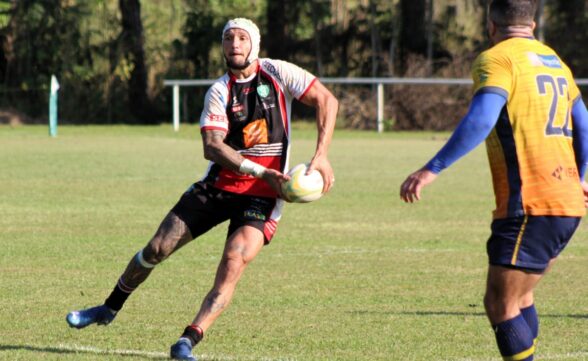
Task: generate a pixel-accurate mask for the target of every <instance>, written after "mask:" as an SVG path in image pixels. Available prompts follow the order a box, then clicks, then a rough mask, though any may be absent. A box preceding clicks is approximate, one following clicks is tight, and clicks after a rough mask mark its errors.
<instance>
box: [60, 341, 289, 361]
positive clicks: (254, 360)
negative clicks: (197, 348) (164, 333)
mask: <svg viewBox="0 0 588 361" xmlns="http://www.w3.org/2000/svg"><path fill="white" fill-rule="evenodd" d="M51 348H54V349H57V350H63V351H67V352H80V353H83V352H86V353H93V354H98V355H129V356H141V357H150V358H156V359H168V358H169V353H167V352H152V351H141V350H117V349H105V350H103V349H100V348H97V347H92V346H81V345H65V344H59V345H58V346H56V347H51ZM196 357H198V359H199V360H202V361H205V360H214V361H239V360H243V361H295V360H296V359H295V358H293V357H279V358H272V357H265V356H262V357H236V356H229V355H206V354H197V355H196Z"/></svg>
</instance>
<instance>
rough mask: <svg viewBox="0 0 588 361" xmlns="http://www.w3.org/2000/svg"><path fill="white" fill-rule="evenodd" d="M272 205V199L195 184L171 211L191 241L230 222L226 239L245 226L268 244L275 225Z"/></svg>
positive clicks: (274, 203) (200, 183) (205, 184)
mask: <svg viewBox="0 0 588 361" xmlns="http://www.w3.org/2000/svg"><path fill="white" fill-rule="evenodd" d="M275 206H276V199H275V198H267V197H256V196H249V195H243V194H237V193H231V192H226V191H223V190H220V189H217V188H214V187H213V186H211V185H210V184H207V183H204V182H196V183H194V184H193V185H192V186H191V187H190V188H188V190H187V191H186V192H185V193H184V194H183V195H182V196H181V198H180V200H179V201H178V203H176V205H175V206H174V207H173V208H172V210H171V212H172V213H174V214H175V215H176V216H178V217H179V218H180V219H181V220H182V221H184V222H185V223H186V225H187V226H188V228H189V229H190V232H191V233H192V237H193V238H196V237H198V236H200V235H202V234H204V233H206V232H207V231H209V230H210V229H211V228H213V227H214V226H216V225H218V224H220V223H222V222H224V221H226V220H230V223H229V230H228V233H227V237H228V236H230V235H231V234H232V233H233V232H235V231H236V230H237V229H238V228H239V227H242V226H244V225H248V226H252V227H255V228H257V229H259V230H260V231H262V232H263V234H264V241H265V243H266V244H268V243H269V242H270V241H271V239H272V237H273V235H274V233H275V231H276V227H277V222H276V221H275V220H273V219H271V214H272V211H273V210H274V208H275Z"/></svg>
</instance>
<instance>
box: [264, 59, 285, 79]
mask: <svg viewBox="0 0 588 361" xmlns="http://www.w3.org/2000/svg"><path fill="white" fill-rule="evenodd" d="M263 65H264V66H265V68H266V69H267V71H268V72H269V73H270V74H271V75H273V76H275V77H276V79H278V80H279V81H280V82H281V81H282V77H281V76H280V73H278V69H276V67H275V66H274V65H273V64H271V63H264V64H263Z"/></svg>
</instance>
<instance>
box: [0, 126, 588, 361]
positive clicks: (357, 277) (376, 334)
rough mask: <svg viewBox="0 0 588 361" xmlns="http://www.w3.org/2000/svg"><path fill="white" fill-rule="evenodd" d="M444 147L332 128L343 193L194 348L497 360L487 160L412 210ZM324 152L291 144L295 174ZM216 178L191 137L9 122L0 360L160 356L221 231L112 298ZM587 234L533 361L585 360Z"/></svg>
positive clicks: (264, 262) (298, 141)
mask: <svg viewBox="0 0 588 361" xmlns="http://www.w3.org/2000/svg"><path fill="white" fill-rule="evenodd" d="M446 137H447V134H433V133H396V134H376V133H371V132H352V131H344V130H337V132H336V134H335V137H334V139H333V143H332V147H331V151H330V159H331V162H332V164H333V167H334V169H335V172H336V176H337V184H336V186H335V188H334V189H333V191H332V193H331V194H329V195H328V196H326V197H324V198H323V199H321V200H319V201H317V202H314V203H311V204H295V205H288V206H287V207H286V208H285V212H284V216H283V218H282V221H281V222H280V227H279V229H278V233H277V235H276V237H275V238H274V240H273V242H272V244H271V245H270V246H268V247H266V248H265V249H264V250H263V251H262V252H261V253H260V255H259V256H258V258H257V259H256V260H255V261H254V262H253V263H252V264H251V266H250V267H249V268H248V269H247V271H246V273H245V275H244V277H243V279H242V281H241V283H240V284H239V286H238V289H237V293H236V296H235V299H234V301H233V304H232V305H231V307H230V308H229V309H228V310H227V311H226V312H225V313H224V314H223V315H222V316H221V317H220V318H219V319H218V321H217V323H216V324H215V325H214V326H213V327H212V328H211V330H210V331H209V332H208V334H207V335H206V338H205V340H204V341H203V342H202V343H201V344H200V345H199V346H198V347H197V349H196V353H197V354H199V355H203V356H202V357H201V359H202V360H218V361H224V360H267V361H269V360H366V361H372V360H460V361H466V360H472V361H482V360H500V358H499V357H498V352H497V349H496V346H495V344H494V338H493V334H492V331H491V330H490V328H489V326H488V322H487V320H486V318H485V316H484V311H483V306H482V303H481V299H482V295H483V291H484V282H485V273H486V263H487V262H486V255H485V242H486V238H487V237H488V234H489V224H490V220H491V210H492V208H493V196H492V190H491V185H490V175H489V171H488V166H487V161H486V159H485V151H484V148H483V147H479V148H478V149H476V150H475V151H474V152H473V153H471V154H470V155H468V156H467V157H465V158H464V159H462V160H460V161H459V162H458V163H456V164H455V165H454V166H453V167H452V168H450V169H448V170H447V171H445V172H444V173H443V174H442V176H441V177H439V179H438V180H437V181H436V183H435V184H433V185H431V186H430V187H429V188H427V189H425V191H424V194H423V200H422V201H421V202H420V203H418V204H414V205H406V204H403V203H402V202H401V201H400V200H399V197H398V189H399V185H400V183H401V182H402V181H403V180H404V178H405V177H406V176H407V175H408V174H409V173H410V172H412V171H413V170H415V169H416V168H418V167H420V166H421V165H422V164H424V163H425V162H426V161H427V160H428V158H430V157H431V156H432V155H433V154H434V153H435V152H436V151H437V150H438V149H439V148H440V147H441V146H442V144H443V142H444V140H445V139H446ZM314 148H315V136H314V132H313V131H312V130H310V129H308V127H307V126H304V127H301V128H299V129H298V128H297V129H295V130H294V132H293V153H292V164H296V163H298V162H303V161H308V160H309V158H310V156H311V155H312V152H313V151H314ZM205 167H206V161H205V160H204V159H203V157H202V146H201V141H200V136H199V131H198V128H197V127H195V126H182V129H181V131H180V132H179V133H174V132H173V131H172V130H171V126H169V125H166V126H161V127H126V126H114V127H97V126H91V127H73V126H72V127H66V126H63V127H60V128H59V135H58V137H57V138H50V137H48V135H47V128H46V127H34V126H26V127H18V128H9V127H0V250H1V252H0V360H121V359H123V360H143V359H147V360H162V359H165V358H166V357H165V355H166V354H167V352H168V350H169V346H170V345H171V344H172V343H174V342H175V340H176V339H177V337H178V336H179V335H180V333H181V332H182V330H183V328H184V327H185V325H186V324H187V323H189V322H190V321H191V320H192V318H193V316H194V314H195V312H196V311H197V309H198V307H199V305H200V302H201V300H202V298H203V297H204V295H205V294H206V292H207V291H208V290H209V288H210V286H211V285H212V281H213V277H214V272H215V269H216V265H217V263H218V260H219V256H220V254H221V251H222V247H223V240H224V235H225V232H226V226H225V225H222V226H220V227H217V228H215V229H214V230H212V231H211V232H210V233H208V234H206V235H205V236H203V237H201V238H199V239H197V240H195V241H194V242H193V243H192V244H190V245H188V246H187V247H185V248H183V249H182V250H181V251H179V252H178V253H177V254H175V255H174V256H172V257H171V258H170V259H168V260H167V261H166V262H164V263H163V264H162V265H160V266H158V267H157V268H156V270H155V272H154V273H153V274H152V276H151V277H150V278H149V280H148V281H147V282H146V283H144V284H143V285H142V286H141V287H140V288H139V290H138V291H137V292H135V293H134V294H133V295H132V296H131V297H130V299H129V301H128V302H127V304H126V305H125V308H124V310H123V311H122V312H121V313H120V314H119V315H118V316H117V319H116V320H115V322H114V323H113V324H111V325H110V326H108V327H94V326H92V327H89V328H87V329H84V330H72V329H70V328H68V327H67V325H66V323H65V320H64V318H65V315H66V314H67V312H69V311H70V310H72V309H77V308H81V307H86V306H93V305H96V304H98V303H101V302H102V301H103V300H104V298H106V297H107V296H108V294H109V293H110V291H111V289H112V287H114V285H115V283H116V281H117V279H118V277H119V275H120V273H121V272H122V271H123V269H124V267H125V266H126V264H127V262H128V260H129V259H130V257H132V256H133V255H134V253H135V252H136V251H137V250H138V249H140V248H141V247H142V246H143V245H144V244H145V243H146V242H147V240H148V239H149V238H150V237H151V236H152V234H153V232H154V231H155V229H156V227H157V226H158V224H159V222H160V220H161V219H162V218H163V216H164V215H165V214H166V213H167V211H168V210H169V209H170V208H171V206H173V204H174V203H175V202H176V200H177V199H178V197H179V196H180V195H181V193H182V192H183V191H184V190H185V189H186V188H187V187H188V186H189V185H190V184H191V183H192V182H193V181H195V180H197V179H199V178H200V177H201V176H202V174H203V172H204V170H205ZM586 230H587V229H586V226H585V225H582V226H581V228H580V230H579V231H578V233H577V234H576V236H575V238H574V241H573V242H572V244H571V245H570V247H569V248H568V249H567V250H566V252H565V253H564V254H563V255H562V257H561V260H560V261H559V263H558V264H557V265H556V267H555V268H554V270H553V272H552V273H551V274H549V275H548V276H547V277H546V278H545V280H544V281H543V282H542V283H541V284H540V286H539V288H538V289H537V293H536V294H537V308H538V310H539V313H540V316H541V335H540V344H539V348H538V355H539V356H538V357H537V359H539V360H586V359H588V346H586V342H585V340H587V339H588V327H587V326H588V302H586V301H585V300H586V298H587V296H588V287H586V283H587V281H588V276H586V275H585V274H586V272H585V270H586V267H587V265H588V245H587V244H586V242H585V239H586V234H587V233H586Z"/></svg>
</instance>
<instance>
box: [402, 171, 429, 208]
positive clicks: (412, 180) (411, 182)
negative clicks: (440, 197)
mask: <svg viewBox="0 0 588 361" xmlns="http://www.w3.org/2000/svg"><path fill="white" fill-rule="evenodd" d="M435 179H437V174H435V173H433V172H431V171H430V170H428V169H426V168H421V169H419V170H417V171H416V172H414V173H412V174H411V175H409V176H408V178H406V180H405V181H404V182H403V183H402V185H401V186H400V198H401V199H402V200H403V201H405V202H406V203H414V202H415V201H418V200H420V199H421V190H422V189H423V188H424V187H425V186H426V185H428V184H431V183H432V182H433V181H434V180H435Z"/></svg>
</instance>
